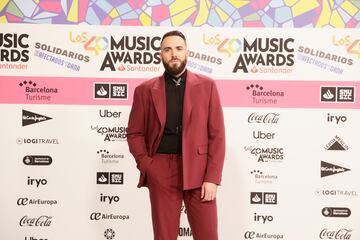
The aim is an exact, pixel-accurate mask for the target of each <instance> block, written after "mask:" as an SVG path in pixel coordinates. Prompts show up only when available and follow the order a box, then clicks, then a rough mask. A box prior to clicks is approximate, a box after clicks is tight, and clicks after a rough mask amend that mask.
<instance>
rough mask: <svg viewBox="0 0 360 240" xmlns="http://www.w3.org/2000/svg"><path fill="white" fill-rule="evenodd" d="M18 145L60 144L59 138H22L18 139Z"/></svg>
mask: <svg viewBox="0 0 360 240" xmlns="http://www.w3.org/2000/svg"><path fill="white" fill-rule="evenodd" d="M16 143H17V144H59V139H57V138H52V139H50V138H21V137H18V138H17V139H16Z"/></svg>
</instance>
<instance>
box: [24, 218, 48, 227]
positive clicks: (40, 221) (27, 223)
mask: <svg viewBox="0 0 360 240" xmlns="http://www.w3.org/2000/svg"><path fill="white" fill-rule="evenodd" d="M52 218H53V216H47V215H42V216H40V217H34V218H31V217H28V216H24V217H22V218H21V219H20V222H19V225H20V226H21V227H50V226H51V223H52Z"/></svg>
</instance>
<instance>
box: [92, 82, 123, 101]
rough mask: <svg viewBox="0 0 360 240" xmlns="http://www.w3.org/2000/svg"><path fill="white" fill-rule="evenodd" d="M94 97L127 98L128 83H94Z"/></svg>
mask: <svg viewBox="0 0 360 240" xmlns="http://www.w3.org/2000/svg"><path fill="white" fill-rule="evenodd" d="M94 99H102V100H104V99H105V100H106V99H114V100H127V99H128V87H127V83H112V84H110V83H94Z"/></svg>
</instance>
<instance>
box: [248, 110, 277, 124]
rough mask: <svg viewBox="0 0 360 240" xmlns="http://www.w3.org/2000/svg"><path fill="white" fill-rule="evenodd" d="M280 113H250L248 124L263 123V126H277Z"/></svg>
mask: <svg viewBox="0 0 360 240" xmlns="http://www.w3.org/2000/svg"><path fill="white" fill-rule="evenodd" d="M279 116H280V113H274V112H270V113H267V114H257V113H255V112H253V113H251V114H250V115H249V117H248V122H249V123H265V124H277V123H278V121H279Z"/></svg>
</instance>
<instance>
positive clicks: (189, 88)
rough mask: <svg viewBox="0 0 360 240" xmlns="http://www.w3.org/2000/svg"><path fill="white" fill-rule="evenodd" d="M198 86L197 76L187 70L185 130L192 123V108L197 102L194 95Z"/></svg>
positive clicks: (184, 113) (184, 109) (184, 112)
mask: <svg viewBox="0 0 360 240" xmlns="http://www.w3.org/2000/svg"><path fill="white" fill-rule="evenodd" d="M197 84H198V80H197V78H196V76H195V75H194V74H193V73H192V72H190V71H189V70H187V76H186V85H185V93H184V108H183V129H184V128H185V127H186V126H187V125H188V124H187V123H188V122H189V121H190V117H191V111H192V106H193V102H194V101H195V98H194V93H196V91H194V88H195V86H196V85H197Z"/></svg>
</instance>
